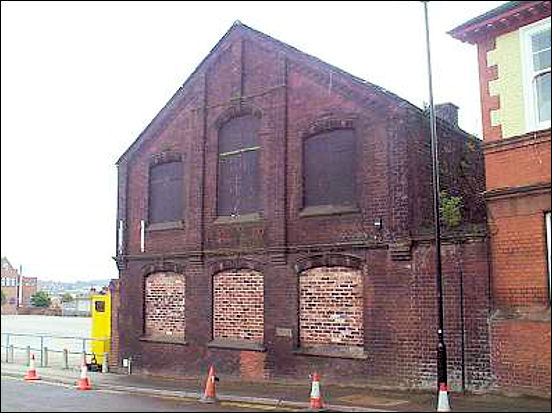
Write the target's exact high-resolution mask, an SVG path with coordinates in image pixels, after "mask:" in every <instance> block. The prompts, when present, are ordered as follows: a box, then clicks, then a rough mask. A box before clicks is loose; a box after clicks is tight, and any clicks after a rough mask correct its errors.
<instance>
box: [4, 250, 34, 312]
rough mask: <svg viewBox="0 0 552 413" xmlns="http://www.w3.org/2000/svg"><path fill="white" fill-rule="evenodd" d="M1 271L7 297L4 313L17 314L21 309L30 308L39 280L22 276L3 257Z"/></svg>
mask: <svg viewBox="0 0 552 413" xmlns="http://www.w3.org/2000/svg"><path fill="white" fill-rule="evenodd" d="M1 271H2V291H3V293H4V295H5V297H6V302H5V303H4V305H2V312H3V313H4V314H8V313H15V312H16V310H17V308H19V307H30V306H31V297H32V295H33V294H35V293H36V291H37V278H36V277H25V276H22V275H21V274H20V273H19V271H18V270H17V269H16V268H14V267H13V266H12V265H11V263H10V262H9V260H8V259H7V258H6V257H2V264H1Z"/></svg>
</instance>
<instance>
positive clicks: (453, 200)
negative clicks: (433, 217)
mask: <svg viewBox="0 0 552 413" xmlns="http://www.w3.org/2000/svg"><path fill="white" fill-rule="evenodd" d="M463 206H464V204H463V201H462V197H461V196H449V195H448V193H447V191H441V208H440V212H441V220H442V222H443V223H444V224H445V225H446V226H447V228H454V227H457V226H458V225H460V223H461V222H462V207H463Z"/></svg>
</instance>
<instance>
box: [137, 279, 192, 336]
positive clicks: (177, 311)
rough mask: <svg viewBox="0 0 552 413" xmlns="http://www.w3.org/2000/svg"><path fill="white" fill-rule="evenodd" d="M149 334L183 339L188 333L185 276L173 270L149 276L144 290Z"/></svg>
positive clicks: (147, 333) (146, 329) (146, 333)
mask: <svg viewBox="0 0 552 413" xmlns="http://www.w3.org/2000/svg"><path fill="white" fill-rule="evenodd" d="M144 296H145V297H144V311H145V326H144V327H145V328H144V330H145V331H144V333H145V336H146V337H152V338H159V339H168V340H184V338H185V332H186V311H185V310H186V278H185V276H184V275H183V274H178V273H174V272H156V273H153V274H149V275H148V276H147V277H146V283H145V293H144Z"/></svg>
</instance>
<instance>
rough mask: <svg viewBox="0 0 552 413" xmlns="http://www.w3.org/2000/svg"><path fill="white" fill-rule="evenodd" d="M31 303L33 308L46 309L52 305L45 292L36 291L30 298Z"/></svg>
mask: <svg viewBox="0 0 552 413" xmlns="http://www.w3.org/2000/svg"><path fill="white" fill-rule="evenodd" d="M31 303H32V304H33V306H34V307H39V308H48V307H50V304H51V303H52V299H51V298H50V296H49V295H48V293H47V292H46V291H37V292H36V293H34V294H33V295H32V296H31Z"/></svg>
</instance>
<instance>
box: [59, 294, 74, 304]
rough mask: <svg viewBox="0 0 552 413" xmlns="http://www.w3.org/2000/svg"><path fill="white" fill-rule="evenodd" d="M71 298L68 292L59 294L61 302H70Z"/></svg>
mask: <svg viewBox="0 0 552 413" xmlns="http://www.w3.org/2000/svg"><path fill="white" fill-rule="evenodd" d="M73 300H74V298H73V296H72V295H71V294H70V293H65V294H63V295H62V296H61V302H62V303H70V302H71V301H73Z"/></svg>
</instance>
